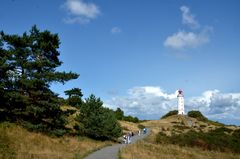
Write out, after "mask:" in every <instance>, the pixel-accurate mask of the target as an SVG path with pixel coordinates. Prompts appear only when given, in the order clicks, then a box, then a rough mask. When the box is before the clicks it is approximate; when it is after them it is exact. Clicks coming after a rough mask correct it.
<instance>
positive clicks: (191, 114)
mask: <svg viewBox="0 0 240 159" xmlns="http://www.w3.org/2000/svg"><path fill="white" fill-rule="evenodd" d="M187 115H188V116H189V117H192V118H196V119H198V120H199V121H207V120H208V119H207V118H206V117H205V116H203V115H202V113H201V112H200V111H194V110H193V111H189V112H188V114H187Z"/></svg>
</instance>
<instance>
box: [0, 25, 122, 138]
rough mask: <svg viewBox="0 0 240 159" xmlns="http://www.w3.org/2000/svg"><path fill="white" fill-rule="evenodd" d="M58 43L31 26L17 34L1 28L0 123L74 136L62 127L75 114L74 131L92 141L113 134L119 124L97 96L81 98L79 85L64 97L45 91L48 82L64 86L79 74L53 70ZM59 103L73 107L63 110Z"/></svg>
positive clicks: (109, 136)
mask: <svg viewBox="0 0 240 159" xmlns="http://www.w3.org/2000/svg"><path fill="white" fill-rule="evenodd" d="M59 45H60V39H59V37H58V35H57V34H53V33H51V32H50V31H48V30H45V31H40V30H39V29H38V28H37V27H36V26H33V27H32V28H31V29H30V31H29V32H28V33H26V32H25V33H23V34H22V35H8V34H6V33H4V32H3V31H2V32H0V101H1V104H0V121H10V122H15V123H18V124H21V125H22V126H24V127H26V128H27V129H28V130H31V131H36V132H44V133H47V134H51V135H54V136H62V135H64V134H66V133H68V134H71V135H73V134H74V133H72V132H73V131H74V130H73V129H71V128H70V129H69V128H67V127H66V125H67V124H68V123H67V122H68V119H69V117H70V116H73V115H74V114H76V113H78V118H77V120H75V119H74V120H75V122H78V125H77V126H76V127H75V128H77V129H78V135H80V134H81V135H87V136H90V137H93V138H95V139H113V138H116V137H118V136H119V135H121V131H122V130H121V127H120V126H119V124H118V121H117V119H116V117H115V115H114V113H113V110H110V109H107V108H103V107H102V101H101V100H100V98H98V99H97V98H95V97H94V96H93V95H92V96H90V97H89V98H88V99H86V101H85V102H84V101H83V100H82V99H81V98H82V96H83V94H82V92H81V89H79V88H73V89H70V90H66V91H65V94H66V95H67V96H68V99H67V100H65V99H63V98H59V97H58V95H57V94H56V93H54V92H53V91H52V90H51V89H50V85H51V84H52V83H56V82H60V83H62V84H64V83H66V82H67V81H69V80H72V79H76V78H78V76H79V75H78V74H77V73H73V72H60V71H57V67H59V66H61V64H62V61H60V60H59V55H60V52H59V51H58V48H59ZM62 104H65V105H69V106H73V107H75V108H76V109H65V110H62V109H61V105H62ZM96 121H97V122H96Z"/></svg>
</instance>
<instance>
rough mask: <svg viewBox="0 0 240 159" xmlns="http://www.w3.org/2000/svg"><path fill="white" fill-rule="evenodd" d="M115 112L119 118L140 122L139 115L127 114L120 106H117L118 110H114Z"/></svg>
mask: <svg viewBox="0 0 240 159" xmlns="http://www.w3.org/2000/svg"><path fill="white" fill-rule="evenodd" d="M114 114H115V116H116V118H117V119H118V120H123V121H129V122H133V123H138V122H139V121H140V120H139V119H138V118H137V117H133V116H131V115H128V116H125V115H124V112H123V110H121V109H120V108H117V110H116V111H114Z"/></svg>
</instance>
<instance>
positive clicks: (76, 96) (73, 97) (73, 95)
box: [64, 88, 83, 107]
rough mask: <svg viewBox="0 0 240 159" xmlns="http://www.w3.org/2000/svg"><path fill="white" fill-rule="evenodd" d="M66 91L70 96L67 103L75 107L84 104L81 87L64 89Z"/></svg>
mask: <svg viewBox="0 0 240 159" xmlns="http://www.w3.org/2000/svg"><path fill="white" fill-rule="evenodd" d="M64 93H65V94H66V95H67V96H68V99H67V104H69V105H71V106H74V107H80V106H81V104H82V99H81V97H82V96H83V94H82V92H81V89H79V88H73V89H70V90H66V91H64Z"/></svg>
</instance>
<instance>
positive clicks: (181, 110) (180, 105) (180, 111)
mask: <svg viewBox="0 0 240 159" xmlns="http://www.w3.org/2000/svg"><path fill="white" fill-rule="evenodd" d="M177 98H178V114H180V115H184V98H183V91H182V90H178V95H177Z"/></svg>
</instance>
